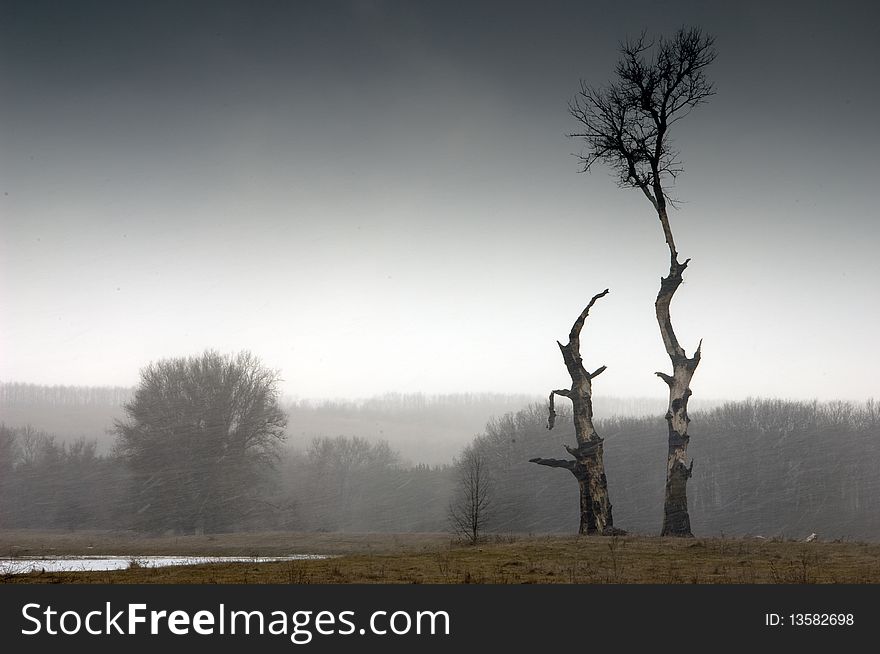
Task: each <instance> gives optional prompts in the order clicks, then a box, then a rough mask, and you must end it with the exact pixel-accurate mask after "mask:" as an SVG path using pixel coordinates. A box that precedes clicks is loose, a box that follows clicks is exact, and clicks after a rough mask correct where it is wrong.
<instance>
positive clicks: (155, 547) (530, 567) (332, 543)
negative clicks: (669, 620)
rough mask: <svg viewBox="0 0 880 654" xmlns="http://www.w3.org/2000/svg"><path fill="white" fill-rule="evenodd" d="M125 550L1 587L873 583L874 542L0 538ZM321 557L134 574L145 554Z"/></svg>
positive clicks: (878, 577)
mask: <svg viewBox="0 0 880 654" xmlns="http://www.w3.org/2000/svg"><path fill="white" fill-rule="evenodd" d="M78 554H79V555H82V554H89V555H107V554H114V555H126V556H127V555H130V556H131V557H132V561H133V564H132V566H131V567H130V568H129V569H127V570H120V571H114V572H76V573H72V572H69V573H33V574H28V575H5V576H0V581H2V582H6V583H135V584H140V583H163V584H175V583H280V584H287V583H296V584H307V583H450V584H458V583H488V584H520V583H659V584H680V583H688V584H689V583H722V584H740V583H746V584H755V583H770V584H782V583H858V584H861V583H880V544H878V543H859V542H821V541H818V540H817V541H814V542H810V543H805V542H798V541H787V540H770V539H766V540H765V539H729V538H707V539H704V538H693V539H691V538H688V539H674V538H659V537H649V536H623V537H601V536H536V535H493V536H490V537H488V538H487V539H486V541H485V542H483V543H481V544H480V545H477V546H475V547H471V546H465V545H462V544H459V543H456V542H454V541H452V540H450V537H449V536H448V535H446V534H345V533H266V534H217V535H206V536H185V537H145V536H140V535H137V534H133V533H130V532H124V533H116V532H30V531H7V532H2V531H0V557H9V556H22V557H25V556H26V557H34V556H58V555H78ZM161 554H166V555H192V556H197V555H199V556H204V555H217V556H220V555H227V556H232V555H235V556H281V555H287V554H327V555H332V557H331V558H328V559H323V560H303V561H284V562H276V563H258V564H257V563H226V564H207V565H198V566H180V567H170V568H161V569H150V568H140V567H138V566H137V563H136V559H137V557H138V556H147V555H161Z"/></svg>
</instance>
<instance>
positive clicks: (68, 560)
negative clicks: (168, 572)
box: [0, 554, 328, 574]
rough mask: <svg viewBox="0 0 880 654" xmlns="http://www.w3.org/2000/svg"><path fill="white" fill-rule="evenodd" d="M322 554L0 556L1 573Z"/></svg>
mask: <svg viewBox="0 0 880 654" xmlns="http://www.w3.org/2000/svg"><path fill="white" fill-rule="evenodd" d="M326 558H328V557H327V556H324V555H322V554H292V555H290V556H67V557H47V558H36V559H25V558H15V559H0V574H25V573H27V572H34V571H36V572H40V571H42V572H89V571H94V570H124V569H126V568H129V567H135V566H140V567H142V568H162V567H165V566H170V565H198V564H201V563H270V562H275V561H303V560H309V559H326Z"/></svg>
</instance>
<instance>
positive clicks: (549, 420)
mask: <svg viewBox="0 0 880 654" xmlns="http://www.w3.org/2000/svg"><path fill="white" fill-rule="evenodd" d="M560 347H562V346H561V345H560ZM554 395H562V396H563V397H568V398H570V397H571V391H569V390H568V389H565V388H562V389H559V390H555V391H550V407H549V408H550V415H549V417H548V418H547V429H553V425H555V424H556V405H555V404H554V402H553V396H554Z"/></svg>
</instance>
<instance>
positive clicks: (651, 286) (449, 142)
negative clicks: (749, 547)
mask: <svg viewBox="0 0 880 654" xmlns="http://www.w3.org/2000/svg"><path fill="white" fill-rule="evenodd" d="M771 4H772V5H773V6H772V7H768V6H767V5H771ZM878 19H880V12H878V10H877V9H876V8H875V6H874V5H872V4H871V3H866V2H859V3H847V2H835V3H830V2H822V3H810V2H790V3H768V2H765V1H760V2H723V3H722V2H667V3H664V2H653V1H652V2H647V1H646V2H627V3H619V2H590V1H582V2H541V3H537V2H536V3H513V2H497V3H488V2H462V3H458V2H448V1H444V2H435V3H430V5H429V3H427V2H402V1H401V2H382V1H378V0H377V1H362V2H253V1H250V2H157V1H152V2H82V1H78V2H42V1H35V0H27V1H26V2H24V1H23V2H10V1H8V0H2V1H0V88H2V91H0V92H2V102H0V225H2V232H0V275H2V277H0V379H2V380H3V381H22V382H32V383H42V384H87V385H134V384H135V383H136V382H137V380H138V372H139V370H140V368H141V367H142V366H144V365H145V364H146V363H148V362H150V361H152V360H156V359H159V358H165V357H170V356H179V355H188V354H198V353H200V352H201V351H203V350H204V349H206V348H214V349H217V350H220V351H221V352H234V351H238V350H242V349H248V350H251V351H252V352H254V353H255V354H257V355H258V356H260V357H261V359H262V360H263V362H264V363H265V364H266V365H268V366H269V367H272V368H277V369H279V370H280V372H281V375H282V377H283V379H284V380H285V382H284V384H285V385H284V390H285V392H286V393H288V394H290V395H295V396H300V397H307V398H317V397H348V398H357V397H365V396H370V395H374V394H378V393H384V392H388V391H400V392H417V391H421V392H425V393H447V392H466V391H497V392H525V393H534V394H542V395H543V394H545V393H546V392H547V391H548V390H549V389H550V388H559V387H561V386H566V385H568V384H569V383H570V381H569V380H568V377H567V374H566V372H565V368H564V366H563V364H562V359H561V356H560V354H559V351H558V349H557V347H556V343H555V340H556V339H559V340H562V341H565V340H566V338H567V334H568V330H569V329H570V327H571V324H572V322H573V320H574V318H575V317H576V316H577V315H578V313H579V312H580V311H581V309H582V308H583V307H584V306H585V304H586V302H587V301H588V300H589V298H590V297H591V296H592V295H593V294H595V293H597V292H599V291H601V290H602V289H604V288H606V287H610V289H611V293H610V294H609V295H608V296H607V297H606V298H604V299H602V300H601V301H600V302H599V303H598V304H597V305H596V306H595V308H594V309H593V311H592V314H591V316H590V318H589V321H588V323H587V326H586V328H585V332H584V338H583V341H584V348H583V350H584V351H583V354H584V358H585V362H586V365H587V367H591V368H592V367H598V366H599V365H602V364H605V365H607V366H608V371H607V372H606V373H605V374H604V375H603V376H602V377H601V378H599V379H597V381H596V382H595V385H594V392H595V393H596V394H597V397H598V396H599V395H602V394H607V395H622V396H630V395H632V396H662V395H663V394H664V392H665V385H664V384H663V383H662V382H661V381H660V380H659V379H657V378H656V377H655V376H654V375H653V373H654V371H655V370H668V369H669V361H668V359H667V357H666V354H665V351H664V349H663V346H662V343H661V340H660V336H659V333H658V329H657V325H656V322H655V318H654V313H653V302H654V298H655V296H656V293H657V289H658V284H659V279H660V277H661V275H663V274H665V273H666V271H667V268H668V253H667V250H666V246H665V243H664V241H663V235H662V231H661V229H660V225H659V222H658V220H657V218H656V215H655V214H654V213H653V209H652V207H651V206H650V205H649V204H648V202H647V200H646V199H645V198H644V197H643V196H642V195H641V194H640V193H639V192H638V191H633V190H628V189H619V188H617V186H616V184H615V180H614V178H613V177H612V176H611V175H610V174H609V173H608V172H607V171H606V170H604V169H602V168H598V167H597V168H596V169H595V171H594V172H592V173H591V174H586V175H585V174H580V173H578V162H577V159H576V157H574V156H573V153H576V152H577V151H578V150H579V145H578V143H577V142H575V141H573V140H571V139H568V138H567V137H566V134H567V133H568V132H571V131H574V130H576V128H577V125H576V124H575V122H574V121H573V119H572V118H571V117H570V116H569V114H568V111H567V103H568V101H569V99H570V98H571V97H572V96H573V95H574V93H575V92H576V90H577V89H578V84H579V80H580V79H584V80H586V81H588V82H590V83H593V84H602V83H604V82H606V81H607V80H609V79H610V75H611V72H612V70H613V66H614V64H615V61H616V60H617V55H618V52H617V48H618V42H619V40H620V39H622V38H624V37H626V36H627V35H633V34H636V33H638V32H639V31H640V30H642V29H643V28H647V29H648V30H649V31H650V32H651V33H653V34H657V33H663V34H670V33H672V32H673V31H674V30H675V29H676V28H678V27H679V26H682V25H688V26H691V25H696V26H700V27H702V28H703V29H704V30H705V31H707V32H709V33H711V34H713V35H715V37H716V38H717V44H716V46H717V50H718V59H717V61H716V63H714V64H713V65H712V67H711V68H710V69H709V75H710V76H711V78H712V79H713V81H714V82H715V84H716V87H717V95H715V96H714V97H713V98H711V100H710V101H709V103H708V104H706V105H704V106H702V107H700V108H699V109H698V110H696V111H695V112H694V113H693V114H692V115H691V116H689V117H688V118H687V119H686V120H684V121H681V122H680V123H678V124H676V125H675V132H674V133H673V136H674V138H675V141H676V144H677V145H678V146H679V147H680V149H681V150H682V153H683V159H684V164H685V173H684V174H683V175H682V176H681V177H680V178H679V181H678V184H677V186H676V188H675V191H674V192H675V195H677V196H678V197H679V198H680V199H681V200H682V201H683V202H682V204H681V207H680V209H679V210H678V211H677V212H675V213H674V214H673V215H672V228H673V230H674V232H675V235H676V243H677V245H678V249H679V251H680V253H681V255H682V257H683V258H686V257H690V258H691V259H692V262H691V265H690V267H689V268H688V271H687V273H686V281H685V284H684V285H683V286H682V287H681V289H680V290H679V291H678V293H677V295H676V299H675V301H674V303H673V306H672V310H673V320H674V324H675V327H676V330H677V332H678V334H679V337H680V340H681V341H682V343H683V344H684V345H685V347H686V349H687V350H688V352H689V353H690V352H692V351H693V349H694V348H695V347H696V345H697V342H698V341H699V339H700V338H703V339H704V340H703V361H702V363H701V365H700V367H699V369H698V371H697V374H696V375H695V377H694V380H693V383H692V388H693V390H694V397H695V398H699V397H702V398H730V399H734V398H741V397H746V396H750V395H751V396H757V395H760V396H775V397H792V398H819V399H834V398H849V399H864V398H866V397H869V396H875V397H876V396H878V395H880V389H878V384H877V381H876V380H877V370H878V369H880V344H878V335H880V292H878V281H880V220H878V210H877V202H876V194H877V186H878V183H880V166H878V163H877V162H878V158H877V157H878V154H877V153H878V146H880V121H878V120H877V114H878V105H880V102H878V100H880V90H878V86H880V85H878V77H877V68H876V66H877V62H878V61H880V40H878V39H877V33H876V30H877V25H878Z"/></svg>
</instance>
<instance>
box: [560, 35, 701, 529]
mask: <svg viewBox="0 0 880 654" xmlns="http://www.w3.org/2000/svg"><path fill="white" fill-rule="evenodd" d="M621 55H622V56H621V58H620V60H619V61H618V63H617V67H616V68H615V71H614V72H615V76H614V81H612V82H611V83H610V84H609V85H607V86H605V87H603V88H596V87H592V86H588V85H587V84H586V83H584V82H583V81H582V82H581V88H580V91H579V92H578V94H577V95H576V96H575V98H574V99H573V100H572V101H571V103H570V104H569V111H570V113H571V115H572V116H573V117H574V118H575V119H577V120H578V122H579V123H580V124H581V126H582V129H581V130H580V131H579V132H576V133H573V134H571V135H570V136H572V137H574V138H580V139H583V141H584V148H583V150H582V152H581V154H580V159H581V161H582V163H583V170H584V172H586V171H589V170H590V168H591V167H592V166H593V164H595V163H596V162H601V163H603V164H605V165H607V166H609V167H610V168H611V169H612V170H613V171H614V172H615V173H617V179H618V184H619V185H620V186H621V187H625V188H634V189H638V190H640V191H641V192H642V193H643V194H644V195H645V197H646V198H647V199H648V201H649V202H650V203H651V206H652V207H653V209H654V211H655V212H656V214H657V217H658V218H659V219H660V225H661V226H662V228H663V235H664V237H665V239H666V245H667V246H668V248H669V273H668V274H667V275H666V277H663V278H662V279H661V280H660V291H659V292H658V293H657V300H656V302H655V308H656V313H657V323H658V325H659V326H660V335H661V337H662V339H663V345H664V346H665V348H666V353H667V354H668V355H669V359H670V361H671V362H672V374H671V375H669V374H666V373H663V372H658V373H656V374H657V376H658V377H660V378H661V379H662V380H663V381H664V382H666V384H667V385H668V386H669V407H668V410H667V412H666V422H667V425H668V431H669V451H668V457H667V466H666V498H665V506H664V511H663V528H662V531H661V534H662V535H664V536H691V535H692V534H691V524H690V516H689V514H688V505H687V481H688V479H689V478H690V477H691V473H692V471H693V461H691V462H690V464H689V465H688V464H687V463H686V461H687V447H688V440H689V436H688V423H689V422H690V418H688V413H687V406H688V398H689V397H690V396H691V389H690V382H691V378H692V377H693V375H694V371H696V369H697V365H699V363H700V346H701V345H702V341H701V342H700V345H699V346H697V349H696V351H695V352H694V354H693V356H691V357H688V356H687V353H686V352H685V350H684V348H683V347H682V346H681V345H680V344H679V342H678V338H677V337H676V335H675V331H674V330H673V328H672V318H671V317H670V313H669V305H670V303H671V302H672V297H673V295H675V291H676V290H678V287H679V286H680V285H681V283H682V275H683V273H684V271H685V269H686V268H687V266H688V263H689V262H690V259H685V261H684V262H680V261H679V257H678V250H676V247H675V239H674V238H673V235H672V228H671V227H670V224H669V213H668V209H669V207H672V208H674V207H675V201H674V199H673V198H672V197H670V195H669V184H670V183H671V182H673V181H674V180H675V178H676V176H677V175H678V174H679V173H680V172H682V170H683V168H682V165H681V160H680V159H679V152H678V151H677V150H676V149H675V148H674V147H673V146H672V143H671V141H670V137H669V130H670V128H671V127H672V125H674V124H675V123H676V122H678V121H679V120H681V119H682V118H684V117H685V116H687V115H688V114H689V113H690V112H691V111H692V110H693V109H694V108H695V107H697V106H698V105H700V104H702V103H703V102H705V101H706V100H707V99H708V98H709V97H710V96H712V95H713V94H714V90H713V85H712V83H711V82H709V80H708V79H707V77H706V74H705V69H706V67H707V66H709V64H711V63H712V62H713V61H714V60H715V57H716V53H715V48H714V39H713V37H711V36H709V35H706V34H703V32H702V31H701V30H700V29H697V28H691V29H684V28H682V29H680V30H679V31H678V32H676V34H675V36H673V37H672V38H671V39H664V38H662V37H660V38H658V39H657V40H656V41H649V40H648V39H647V37H646V35H645V33H644V32H643V33H642V34H641V36H639V38H637V39H635V40H634V41H627V42H625V43H623V44H621Z"/></svg>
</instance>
